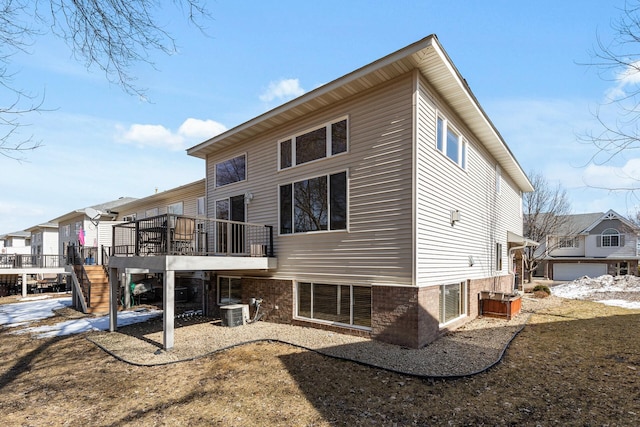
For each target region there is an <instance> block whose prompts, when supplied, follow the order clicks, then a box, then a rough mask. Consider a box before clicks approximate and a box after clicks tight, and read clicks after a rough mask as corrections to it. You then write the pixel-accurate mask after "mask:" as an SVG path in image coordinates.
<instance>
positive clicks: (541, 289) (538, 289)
mask: <svg viewBox="0 0 640 427" xmlns="http://www.w3.org/2000/svg"><path fill="white" fill-rule="evenodd" d="M533 295H534V296H535V297H536V298H546V297H548V296H549V295H551V290H550V289H549V287H548V286H545V285H536V286H534V287H533Z"/></svg>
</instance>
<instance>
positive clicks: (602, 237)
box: [598, 228, 622, 248]
mask: <svg viewBox="0 0 640 427" xmlns="http://www.w3.org/2000/svg"><path fill="white" fill-rule="evenodd" d="M607 231H615V233H607V234H605V233H606V232H607ZM621 235H622V234H621V233H620V232H619V231H618V230H616V229H615V228H607V229H606V230H604V231H603V232H602V233H600V236H598V237H599V238H600V247H602V248H619V247H620V236H621ZM612 236H616V237H617V238H618V244H617V245H611V244H609V245H605V244H604V238H605V237H609V243H611V239H610V238H611V237H612Z"/></svg>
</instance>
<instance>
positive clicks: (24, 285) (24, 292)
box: [22, 273, 27, 298]
mask: <svg viewBox="0 0 640 427" xmlns="http://www.w3.org/2000/svg"><path fill="white" fill-rule="evenodd" d="M26 297H27V273H22V298H26Z"/></svg>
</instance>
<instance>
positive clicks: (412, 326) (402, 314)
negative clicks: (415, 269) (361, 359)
mask: <svg viewBox="0 0 640 427" xmlns="http://www.w3.org/2000/svg"><path fill="white" fill-rule="evenodd" d="M513 280H514V276H513V275H511V274H510V275H506V276H499V277H490V278H484V279H476V280H469V281H468V298H467V316H464V317H462V318H460V319H458V320H456V321H453V322H451V323H448V324H447V325H446V326H444V327H440V322H439V320H438V319H439V318H440V287H439V286H430V287H420V288H419V287H409V286H407V287H396V286H374V287H373V288H372V306H373V308H372V313H371V324H372V331H371V337H372V338H374V339H377V340H380V341H384V342H387V343H390V344H395V345H400V346H404V347H409V348H421V347H424V346H425V345H427V344H429V343H431V342H433V341H435V340H436V339H437V338H438V337H439V336H441V335H442V334H444V333H446V332H448V331H450V330H454V329H456V328H458V327H460V326H462V325H464V324H465V323H467V322H469V321H471V320H473V319H475V318H476V317H478V313H479V295H480V292H481V291H495V292H505V293H510V292H512V291H513V283H514V282H513Z"/></svg>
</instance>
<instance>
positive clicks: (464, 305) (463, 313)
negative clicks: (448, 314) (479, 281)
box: [438, 280, 469, 328]
mask: <svg viewBox="0 0 640 427" xmlns="http://www.w3.org/2000/svg"><path fill="white" fill-rule="evenodd" d="M451 285H459V286H460V285H461V286H462V295H461V297H462V301H461V305H462V310H461V313H460V315H459V316H458V317H456V318H453V319H451V320H449V321H447V322H444V323H439V327H440V328H443V327H446V326H447V325H450V324H452V323H454V322H457V321H458V320H460V319H462V318H465V317H467V316H468V315H469V314H468V308H467V307H468V305H469V285H468V284H467V281H466V280H463V281H461V282H454V283H446V284H443V285H440V286H439V288H440V292H442V291H443V289H444V288H445V287H446V286H451ZM444 303H445V302H444V301H443V305H442V306H440V313H439V314H438V321H440V319H442V313H443V312H444V309H445V308H444ZM438 305H440V304H438Z"/></svg>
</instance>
